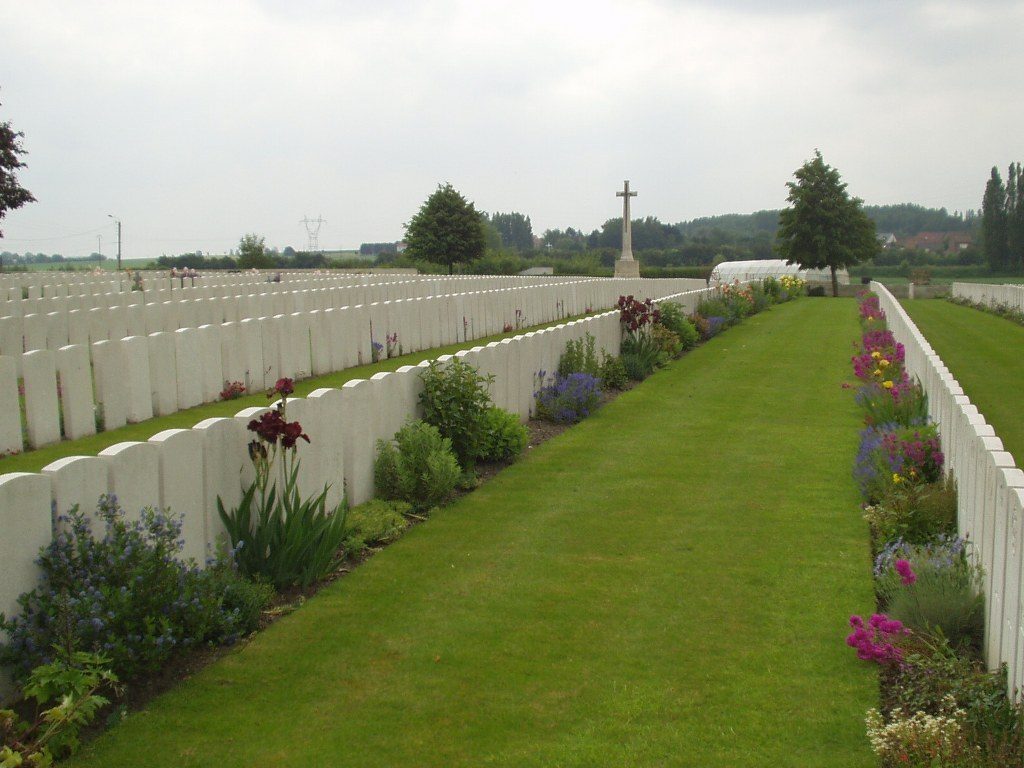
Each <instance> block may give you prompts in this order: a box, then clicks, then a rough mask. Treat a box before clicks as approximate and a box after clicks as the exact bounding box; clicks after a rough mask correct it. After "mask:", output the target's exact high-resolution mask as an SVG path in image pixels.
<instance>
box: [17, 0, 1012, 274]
mask: <svg viewBox="0 0 1024 768" xmlns="http://www.w3.org/2000/svg"><path fill="white" fill-rule="evenodd" d="M1021 30H1024V2H995V1H993V2H988V1H980V0H971V2H967V1H966V0H961V1H958V2H917V1H916V0H878V1H876V0H859V1H853V0H851V1H850V2H847V1H846V0H842V1H837V2H828V3H824V2H822V3H813V2H795V1H794V2H790V1H789V0H783V1H781V2H770V1H769V0H763V1H762V0H746V1H744V0H717V1H713V0H705V1H694V2H688V1H685V0H678V1H676V2H672V1H671V0H662V1H661V2H656V1H652V2H634V1H626V0H622V1H621V2H618V3H608V2H603V1H602V0H587V1H586V2H559V0H545V1H544V2H534V1H533V0H510V1H508V2H492V1H491V0H472V1H467V2H448V1H447V0H432V1H431V2H420V1H418V0H357V1H354V2H331V1H330V0H262V1H259V0H217V2H208V1H207V0H176V1H175V2H167V3H162V2H161V3H155V2H147V1H146V0H131V2H92V0H73V1H72V0H62V1H60V2H50V1H49V0H33V1H32V2H30V3H29V2H24V3H14V2H7V3H3V4H0V102H2V106H0V121H10V122H11V123H12V125H13V127H14V128H15V129H16V130H19V131H23V132H24V134H25V138H24V147H25V149H26V150H27V151H28V153H29V154H28V155H27V157H25V158H24V159H25V160H26V162H27V163H28V167H27V168H25V169H23V170H22V171H21V173H20V179H21V182H22V184H23V185H24V186H25V187H27V188H28V189H29V190H30V191H31V192H32V193H33V194H34V195H35V196H36V198H37V199H38V202H36V203H32V204H29V205H27V206H25V207H24V208H22V209H20V210H17V211H13V212H9V213H8V214H7V217H6V218H5V219H4V220H3V221H2V222H0V229H2V230H3V232H4V235H5V237H4V239H2V240H0V250H10V251H16V252H25V251H32V252H43V253H62V254H64V255H65V256H76V255H85V254H88V253H89V252H91V251H94V250H96V247H97V239H96V238H97V235H101V236H102V238H103V241H102V242H103V245H102V247H103V252H104V253H105V254H107V255H113V254H114V252H115V246H114V243H115V229H114V226H113V223H112V221H111V219H109V218H107V215H108V214H114V215H116V216H117V217H119V218H120V219H121V220H122V221H123V226H124V256H125V257H126V258H134V257H142V256H145V257H151V256H159V255H160V254H162V253H167V254H179V253H184V252H187V251H193V250H196V249H200V250H203V251H204V252H207V253H216V252H226V251H227V250H228V249H230V248H232V247H235V246H236V245H237V243H238V240H239V238H240V237H241V236H242V235H243V234H245V233H247V232H255V233H258V234H261V235H264V236H265V237H266V241H267V244H268V245H271V246H276V247H278V248H283V247H284V246H286V245H292V246H294V247H296V248H299V249H301V248H303V247H305V244H306V231H305V227H304V226H303V224H301V223H300V220H301V219H302V218H303V217H304V216H309V217H311V218H316V217H317V216H323V218H324V219H325V220H326V223H325V224H324V225H323V227H322V229H321V231H320V245H321V247H323V248H329V249H334V248H357V247H358V246H359V244H360V243H361V242H373V241H394V240H398V239H401V238H402V235H403V224H404V223H405V222H407V221H408V220H409V219H410V217H411V216H412V215H413V214H414V213H415V212H416V210H417V209H418V207H419V206H420V205H421V204H422V203H423V201H424V200H425V199H426V197H427V196H428V195H429V194H430V193H431V192H432V191H433V190H434V189H435V188H436V187H437V185H438V184H439V183H442V182H451V183H452V184H453V185H454V186H455V187H456V188H457V189H458V190H459V191H460V192H462V194H464V195H465V196H466V197H467V198H468V199H470V200H471V201H473V202H474V203H475V204H476V206H477V208H478V209H481V210H486V211H492V212H494V211H501V212H509V211H519V212H521V213H524V214H527V215H529V216H530V217H531V218H532V221H533V228H534V232H535V233H536V234H540V233H541V232H543V230H545V229H547V228H555V227H557V228H564V227H567V226H572V227H576V228H582V229H584V230H586V231H590V230H591V229H593V228H595V227H598V226H600V224H601V223H602V222H604V221H605V220H606V219H608V218H611V217H613V216H617V215H621V201H620V200H618V199H617V198H616V197H615V191H616V190H617V189H621V185H622V181H623V180H624V179H630V181H631V186H632V188H633V189H635V190H637V191H638V192H639V196H638V197H637V198H635V199H634V200H633V203H632V212H633V215H634V216H635V217H641V216H648V215H652V216H657V217H659V218H660V219H661V220H662V221H665V222H677V221H682V220H687V219H692V218H695V217H698V216H707V215H714V214H720V213H745V212H751V211H755V210H759V209H764V208H780V207H782V206H784V205H785V198H786V191H787V190H786V187H785V184H786V182H787V181H789V180H790V179H791V178H792V173H793V171H794V170H795V169H796V168H797V167H799V166H800V165H801V164H802V163H803V162H804V161H805V160H807V159H808V158H809V157H811V155H812V154H813V152H814V149H815V148H820V150H821V152H822V154H823V156H824V158H825V161H826V162H828V163H830V164H831V165H833V166H835V167H836V168H838V169H839V171H840V173H841V174H842V175H843V178H844V180H846V181H847V182H848V184H849V191H850V192H851V193H852V194H854V195H856V196H858V197H861V198H863V199H864V200H865V201H866V202H867V203H869V204H885V203H898V202H914V203H919V204H922V205H926V206H933V207H940V206H945V207H946V208H948V209H950V210H964V209H966V208H978V207H980V205H981V197H982V193H983V190H984V184H985V180H986V178H987V177H988V173H989V169H990V168H991V167H992V166H993V165H998V166H999V167H1000V169H1005V167H1006V165H1007V164H1009V163H1010V162H1011V161H1014V160H1024V146H1022V145H1024V74H1022V73H1024V42H1022V41H1024V37H1022V35H1021Z"/></svg>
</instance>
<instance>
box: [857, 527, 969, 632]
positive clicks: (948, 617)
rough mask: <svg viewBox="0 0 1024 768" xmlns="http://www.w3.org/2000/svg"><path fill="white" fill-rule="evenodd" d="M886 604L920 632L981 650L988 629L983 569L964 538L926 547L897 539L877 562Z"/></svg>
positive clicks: (881, 598)
mask: <svg viewBox="0 0 1024 768" xmlns="http://www.w3.org/2000/svg"><path fill="white" fill-rule="evenodd" d="M875 568H876V574H877V575H876V582H875V587H876V590H877V592H878V596H879V603H880V605H881V606H882V607H883V608H884V609H885V610H887V611H888V612H889V614H890V615H891V616H894V617H896V618H898V619H899V620H901V621H902V622H903V623H904V624H906V625H907V626H908V627H909V628H910V629H912V630H913V631H915V632H917V633H921V634H927V635H933V636H937V637H940V638H945V639H946V640H947V641H948V642H949V644H950V645H951V646H952V647H954V648H972V647H974V648H976V647H978V646H979V645H980V642H981V638H982V634H983V631H984V612H985V601H984V592H983V589H982V575H981V569H980V567H978V566H977V565H975V564H974V563H972V562H971V561H970V559H969V558H968V557H967V553H966V548H965V546H964V543H963V540H961V539H957V538H953V539H949V538H943V539H938V540H936V541H933V542H930V543H928V544H924V545H916V544H908V543H903V542H899V543H894V544H893V545H890V546H889V547H887V548H886V549H885V550H883V552H882V554H881V555H879V558H878V560H877V561H876V564H875Z"/></svg>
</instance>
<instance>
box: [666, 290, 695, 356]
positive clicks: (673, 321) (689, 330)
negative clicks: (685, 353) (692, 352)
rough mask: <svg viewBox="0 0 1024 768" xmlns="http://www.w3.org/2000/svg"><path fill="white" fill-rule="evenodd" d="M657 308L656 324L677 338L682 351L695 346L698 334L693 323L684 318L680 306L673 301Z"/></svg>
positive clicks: (683, 312) (681, 306)
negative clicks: (658, 313) (659, 313)
mask: <svg viewBox="0 0 1024 768" xmlns="http://www.w3.org/2000/svg"><path fill="white" fill-rule="evenodd" d="M658 308H659V309H660V310H661V316H660V318H659V319H658V324H659V325H663V326H664V327H665V328H668V329H669V330H670V331H672V332H673V333H674V334H675V335H676V336H678V337H679V342H680V344H682V348H683V349H684V350H687V349H693V348H694V347H695V346H697V342H698V341H699V340H700V334H699V333H698V332H697V328H696V326H695V325H694V324H693V321H691V320H690V318H688V317H687V316H686V311H685V310H684V309H683V305H682V304H677V303H676V302H674V301H663V302H662V303H661V304H660V305H659V306H658Z"/></svg>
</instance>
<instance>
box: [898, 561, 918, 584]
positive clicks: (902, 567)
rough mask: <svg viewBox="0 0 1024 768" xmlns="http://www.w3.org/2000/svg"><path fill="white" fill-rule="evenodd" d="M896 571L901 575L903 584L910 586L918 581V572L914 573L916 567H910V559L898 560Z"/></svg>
mask: <svg viewBox="0 0 1024 768" xmlns="http://www.w3.org/2000/svg"><path fill="white" fill-rule="evenodd" d="M896 573H898V574H899V575H900V580H901V581H902V582H903V586H905V587H909V586H910V585H911V584H913V583H914V582H915V581H917V574H916V573H914V569H913V568H911V567H910V561H909V560H902V559H900V560H897V561H896Z"/></svg>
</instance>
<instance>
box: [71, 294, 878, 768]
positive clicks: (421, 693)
mask: <svg viewBox="0 0 1024 768" xmlns="http://www.w3.org/2000/svg"><path fill="white" fill-rule="evenodd" d="M855 315H856V310H855V305H854V302H853V301H852V300H845V299H840V300H801V301H799V302H795V303H793V304H789V305H785V306H781V307H777V308H775V309H773V310H772V311H771V312H769V313H765V314H763V315H760V316H758V317H755V318H753V319H751V320H749V321H747V323H746V324H744V325H742V326H739V327H737V328H734V329H732V330H730V331H728V332H727V333H725V334H723V335H722V336H720V337H719V338H717V339H715V340H714V341H712V342H711V343H710V344H708V345H706V346H704V347H703V348H701V349H699V350H697V351H696V352H694V353H692V354H690V355H688V356H687V357H685V358H684V359H682V360H680V361H677V362H676V363H675V364H673V365H672V366H671V367H670V368H668V369H666V370H664V371H662V372H660V373H658V374H656V375H655V376H654V377H652V378H651V379H650V380H648V381H647V382H646V383H645V384H643V385H642V386H641V387H639V388H637V389H635V390H633V391H631V392H629V393H627V394H625V395H623V396H622V397H620V398H619V399H617V400H616V401H615V402H613V403H611V404H610V405H608V406H607V407H606V408H604V409H603V410H602V411H600V412H599V413H598V414H597V415H595V416H594V417H592V418H591V419H589V420H587V421H586V422H584V423H583V424H581V425H579V426H577V427H575V428H573V429H571V430H569V431H568V432H567V433H565V434H564V435H562V436H560V437H559V438H556V439H554V440H552V441H549V442H548V443H545V444H544V445H542V446H540V447H539V448H536V449H534V450H533V451H532V452H531V453H530V455H529V456H527V457H526V458H524V459H523V460H522V461H520V462H519V463H517V464H516V465H514V466H513V467H511V468H509V469H508V470H506V471H504V472H503V473H501V474H500V475H499V476H498V477H496V478H495V479H494V480H492V481H491V482H489V483H488V484H487V485H485V486H484V487H483V488H481V489H479V490H478V491H476V492H475V493H473V494H471V495H470V496H468V497H466V498H464V499H463V500H461V501H460V502H459V503H457V504H455V505H453V506H452V507H450V508H448V509H446V510H444V511H442V512H440V513H438V514H436V515H435V517H434V518H433V519H431V520H430V521H429V522H427V523H426V524H424V525H420V526H417V527H416V528H414V529H413V530H412V531H411V532H410V533H409V534H408V535H407V536H406V537H405V538H404V539H402V540H401V541H399V542H397V543H396V544H394V545H393V546H391V547H389V548H388V549H386V550H385V551H383V552H382V553H380V554H378V555H377V556H375V557H374V558H372V559H371V560H370V561H369V562H368V563H366V564H365V565H363V566H362V567H360V568H358V569H357V570H356V571H355V572H353V573H352V574H351V575H349V576H348V577H346V578H344V579H342V580H341V581H339V582H336V583H335V584H334V585H332V586H331V587H329V588H328V589H326V590H324V591H322V592H321V593H320V594H319V595H318V596H317V597H315V598H314V599H313V600H311V601H310V602H309V603H308V604H307V605H305V606H304V607H302V608H301V609H299V610H298V611H297V612H296V613H294V614H293V615H292V616H290V617H287V618H286V619H283V620H281V621H279V622H277V623H276V624H274V625H273V626H272V627H271V628H270V629H269V630H268V631H266V632H265V633H263V634H262V635H260V636H258V637H257V638H256V639H254V640H253V641H252V642H250V643H249V644H248V645H247V646H245V647H244V648H240V649H238V651H237V652H234V653H233V654H231V655H230V656H229V657H228V658H227V659H225V660H223V661H221V662H220V663H218V664H216V665H214V666H212V667H209V668H207V669H206V670H204V671H203V672H202V673H200V674H198V675H197V676H196V677H195V678H193V679H191V680H188V681H186V682H185V683H183V684H182V685H181V686H180V687H179V688H178V689H177V690H176V691H174V692H172V693H171V694H170V695H167V696H164V697H162V698H160V699H158V700H156V701H155V702H153V703H152V704H151V705H150V706H149V707H148V709H147V710H146V711H145V712H143V713H139V714H134V715H131V716H129V718H128V719H127V720H126V721H125V722H123V723H121V724H120V725H119V726H117V727H116V728H114V729H113V730H112V731H110V732H108V733H107V734H105V735H104V736H102V737H100V738H99V739H98V740H97V741H95V742H93V743H92V744H91V745H89V746H88V747H87V749H86V751H85V753H84V754H83V755H82V756H80V757H79V759H77V760H75V761H73V763H72V765H75V766H104V767H105V768H109V766H137V767H141V766H175V768H182V767H184V766H217V768H230V767H231V766H281V765H296V766H299V765H301V766H324V767H327V766H382V767H383V766H387V767H389V768H393V767H396V766H446V767H452V766H467V767H468V766H474V767H475V766H491V765H494V766H515V767H516V768H523V767H525V766H538V767H540V766H545V767H546V768H550V767H552V766H733V767H735V766H868V765H873V764H874V761H873V758H872V756H871V754H870V750H869V747H868V744H867V741H866V739H865V737H864V727H863V715H864V711H865V710H866V709H867V708H868V707H870V706H872V705H874V704H875V702H876V700H877V678H876V675H875V671H874V670H873V669H872V668H870V667H868V666H867V665H864V664H861V663H860V662H857V661H856V660H855V659H854V658H853V654H852V653H851V652H850V650H849V649H848V648H846V647H845V646H844V644H843V637H844V636H845V634H846V629H847V624H846V620H847V617H848V616H849V614H850V613H851V612H865V611H868V612H869V611H870V610H871V607H872V604H873V596H872V587H871V577H870V559H869V552H868V541H867V531H866V527H865V525H864V523H863V522H862V521H861V520H860V516H859V514H858V511H857V504H858V498H857V493H856V489H855V487H854V485H853V482H852V479H851V474H850V468H851V463H852V460H853V455H854V451H855V446H856V439H857V426H858V416H857V414H856V411H855V407H854V405H853V403H852V397H851V396H850V393H849V392H848V391H844V390H842V389H841V388H840V382H841V381H842V380H843V379H844V378H846V377H847V375H848V374H847V371H848V363H849V352H848V350H849V343H850V340H851V339H852V338H854V337H855V335H856V332H857V326H856V320H855Z"/></svg>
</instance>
